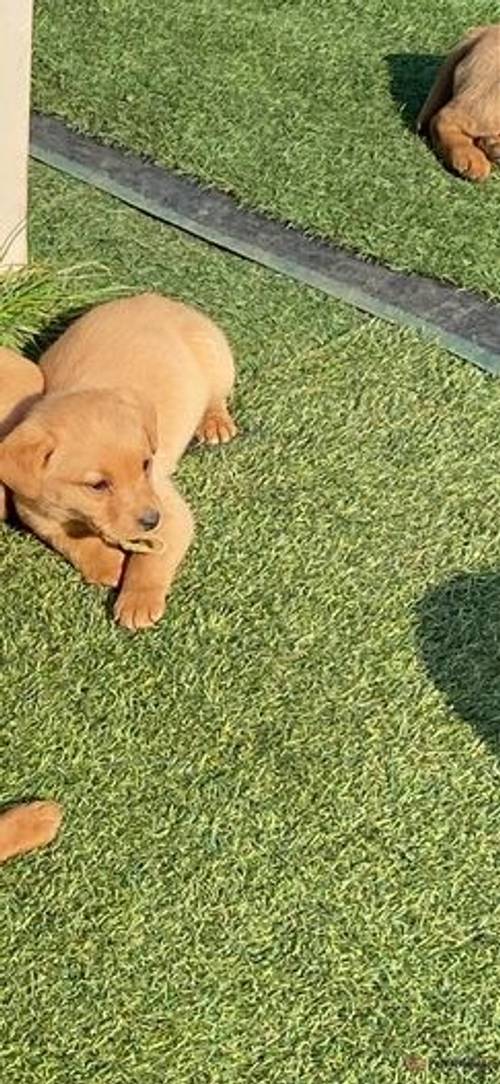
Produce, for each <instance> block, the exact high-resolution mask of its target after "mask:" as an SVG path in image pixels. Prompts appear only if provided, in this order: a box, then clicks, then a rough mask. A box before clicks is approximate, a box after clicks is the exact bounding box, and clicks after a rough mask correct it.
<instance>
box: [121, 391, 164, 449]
mask: <svg viewBox="0 0 500 1084" xmlns="http://www.w3.org/2000/svg"><path fill="white" fill-rule="evenodd" d="M120 398H121V399H122V401H123V402H125V403H128V404H129V406H133V407H134V408H135V409H136V410H137V411H139V414H140V416H141V419H142V424H143V426H144V428H145V430H146V434H147V438H148V440H149V443H150V446H151V451H152V452H153V454H154V452H156V449H157V447H158V422H157V416H156V407H155V406H154V404H153V402H152V400H151V399H149V398H148V396H146V395H142V394H141V393H140V392H138V391H136V390H135V388H134V389H133V390H132V389H127V390H126V391H121V392H120Z"/></svg>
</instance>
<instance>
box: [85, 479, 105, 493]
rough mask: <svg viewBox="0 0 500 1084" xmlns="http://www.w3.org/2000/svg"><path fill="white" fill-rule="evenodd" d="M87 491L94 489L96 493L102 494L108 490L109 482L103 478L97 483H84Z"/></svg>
mask: <svg viewBox="0 0 500 1084" xmlns="http://www.w3.org/2000/svg"><path fill="white" fill-rule="evenodd" d="M85 485H86V486H87V489H94V490H95V491H96V492H97V493H102V492H103V491H104V490H105V489H109V482H107V481H106V479H105V478H100V479H99V481H98V482H85Z"/></svg>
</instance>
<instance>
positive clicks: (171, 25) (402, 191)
mask: <svg viewBox="0 0 500 1084" xmlns="http://www.w3.org/2000/svg"><path fill="white" fill-rule="evenodd" d="M496 19H498V8H497V6H495V5H494V4H493V3H491V0H487V2H482V3H481V4H480V5H479V6H478V4H477V3H473V2H472V0H453V2H450V0H446V2H444V0H439V2H432V3H431V2H430V0H426V2H422V0H404V2H403V3H401V4H399V5H393V6H392V7H388V5H387V3H386V0H364V2H363V3H362V4H361V3H353V2H352V0H336V3H331V2H328V0H321V2H318V0H317V2H316V3H314V4H311V3H309V2H307V0H294V2H293V3H292V2H281V0H280V2H278V0H265V2H263V0H253V2H251V3H247V4H230V3H228V2H227V0H212V2H211V3H210V4H206V3H205V2H204V0H190V2H189V3H186V2H185V0H172V2H171V3H169V4H167V5H166V4H165V3H163V0H150V2H149V3H148V4H142V5H141V4H139V3H137V0H107V2H106V4H103V3H102V2H101V0H80V2H79V3H78V4H76V3H68V0H52V2H51V3H50V4H46V3H45V4H44V3H42V2H39V3H38V4H37V6H36V11H35V48H34V61H35V63H34V104H35V106H36V107H37V108H39V109H42V110H45V111H47V112H49V113H54V114H56V115H58V116H62V117H64V118H65V119H66V120H68V121H70V122H71V123H72V124H73V125H74V126H75V127H77V128H79V129H81V130H83V131H86V132H90V133H92V134H95V135H99V136H101V137H103V138H104V139H105V140H108V141H110V142H112V143H118V144H122V145H124V146H126V147H127V146H128V147H131V148H132V149H135V150H137V151H141V152H143V153H145V154H147V155H149V156H151V157H153V158H155V159H158V160H160V161H161V162H164V163H166V164H168V165H169V166H172V167H175V168H176V169H179V170H181V171H183V172H187V173H190V174H192V175H194V176H196V177H198V178H200V179H201V180H203V181H205V182H207V183H209V184H216V185H218V186H220V187H221V188H223V189H224V190H226V191H231V192H233V193H235V194H236V195H237V196H238V197H239V199H240V200H241V201H242V202H243V203H245V204H249V205H251V206H252V207H256V208H259V209H264V210H266V211H269V212H271V213H273V214H275V215H277V216H279V217H281V218H282V219H285V220H287V221H292V222H294V223H297V224H299V225H302V226H304V227H306V228H307V229H308V230H311V231H313V232H316V233H319V234H321V235H324V236H327V237H331V238H333V239H334V240H336V241H339V242H341V243H343V244H346V245H349V246H351V247H353V248H355V249H356V250H358V251H360V252H362V253H364V254H366V255H369V256H375V257H378V258H381V259H383V260H384V261H386V262H388V263H389V264H390V265H391V266H393V267H398V268H404V269H407V268H410V269H414V270H417V271H420V272H423V273H426V274H431V275H435V276H437V277H444V278H447V279H449V280H450V281H453V282H456V283H458V284H459V285H463V286H468V287H472V288H477V289H481V290H483V291H485V292H486V293H488V294H490V295H492V296H496V297H499V296H500V286H499V272H498V266H499V265H498V252H497V231H496V228H495V225H494V224H495V222H496V221H497V218H498V209H499V200H500V187H499V185H500V181H499V179H498V177H494V178H492V179H491V180H490V181H489V182H488V183H487V184H486V185H485V186H483V187H480V188H478V187H474V186H473V185H470V184H467V183H465V182H463V181H461V180H459V179H458V178H456V177H452V176H451V175H449V174H447V173H446V172H445V171H444V170H443V169H442V167H441V166H439V165H438V163H437V162H436V159H435V158H434V156H433V154H432V153H431V151H430V150H429V149H428V148H427V147H426V146H425V144H424V143H422V142H421V141H420V140H418V139H417V138H416V137H415V134H414V131H413V125H414V119H415V116H416V113H417V111H418V108H419V105H420V104H421V102H422V101H423V99H424V97H425V94H426V92H427V89H428V87H429V85H430V81H431V80H432V77H433V73H434V71H435V70H436V65H437V62H438V60H439V58H440V57H441V56H442V55H443V54H444V53H446V52H447V51H448V49H449V48H450V47H451V45H452V44H453V43H454V41H455V40H456V39H457V37H459V36H460V35H461V34H462V33H463V31H464V29H466V28H467V27H468V26H470V25H477V24H478V23H482V22H488V21H495V20H496Z"/></svg>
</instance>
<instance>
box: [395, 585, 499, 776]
mask: <svg viewBox="0 0 500 1084" xmlns="http://www.w3.org/2000/svg"><path fill="white" fill-rule="evenodd" d="M416 617H417V645H418V650H419V653H420V656H421V659H422V660H423V663H424V666H425V669H426V671H427V673H428V675H429V677H430V679H431V681H432V682H433V683H434V685H435V686H436V687H437V688H438V689H440V690H441V692H442V693H443V694H444V696H445V697H446V700H447V701H448V704H449V705H450V707H451V708H452V709H453V711H455V712H456V713H457V714H458V715H459V716H460V717H461V718H462V719H464V721H465V722H467V723H469V724H470V725H471V726H472V727H473V728H474V730H475V731H476V732H477V734H478V736H479V737H480V738H481V739H482V740H483V741H484V742H486V743H487V745H488V746H489V747H490V749H492V750H493V751H494V752H495V753H496V754H500V572H486V571H485V572H478V573H470V574H466V573H462V574H459V575H457V576H453V577H452V578H451V579H450V580H448V581H447V582H445V583H443V584H440V585H439V586H438V587H433V588H430V589H429V590H428V591H427V592H426V594H425V595H424V596H423V598H422V599H420V601H419V602H418V604H417V607H416Z"/></svg>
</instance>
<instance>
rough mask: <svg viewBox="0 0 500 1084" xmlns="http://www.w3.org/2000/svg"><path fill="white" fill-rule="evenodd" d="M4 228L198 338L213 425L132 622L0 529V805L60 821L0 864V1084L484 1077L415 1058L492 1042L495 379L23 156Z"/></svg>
mask: <svg viewBox="0 0 500 1084" xmlns="http://www.w3.org/2000/svg"><path fill="white" fill-rule="evenodd" d="M31 222H32V251H33V256H34V258H35V259H36V260H37V261H40V262H43V261H45V260H48V259H51V260H53V261H55V262H56V263H58V264H60V265H61V266H65V265H66V266H68V265H74V264H78V265H80V264H82V263H85V262H87V261H95V260H97V261H99V262H102V263H107V265H108V266H109V269H110V273H109V285H110V286H115V285H116V284H117V283H119V284H121V285H128V286H129V287H130V288H134V289H135V288H137V287H141V288H144V287H160V288H162V289H163V290H164V291H172V292H174V293H176V294H178V295H180V296H182V297H185V298H187V299H193V300H196V301H197V302H198V303H199V304H201V305H203V306H204V307H205V308H206V309H207V311H209V312H211V313H212V314H213V315H214V316H216V317H218V318H219V319H221V320H222V321H223V322H224V326H225V327H226V329H227V331H228V333H229V334H230V336H231V338H232V340H233V342H234V344H235V348H236V353H237V358H238V370H239V379H238V393H237V398H236V413H237V417H238V421H239V423H240V425H241V428H242V436H241V438H240V439H239V440H238V441H237V442H236V443H235V444H234V445H233V446H232V447H230V448H228V449H227V450H224V451H221V452H214V453H211V452H210V451H207V452H195V453H193V454H191V455H190V456H188V457H187V458H186V459H185V461H184V463H183V465H182V469H181V471H180V478H179V484H180V486H181V488H182V490H183V492H185V493H186V494H187V495H188V497H189V498H190V500H191V503H192V505H193V507H194V509H195V511H196V517H197V521H198V535H197V541H196V545H195V546H194V548H193V550H192V552H191V553H190V555H189V558H188V560H187V562H186V565H185V568H184V571H183V574H182V576H181V577H180V579H179V582H178V584H177V587H176V589H175V591H174V593H173V595H172V599H171V602H170V605H169V609H168V614H167V616H166V618H165V620H164V622H163V623H162V624H161V626H160V627H159V628H158V629H157V630H156V631H154V632H152V633H148V634H145V635H139V636H137V637H135V638H134V637H131V636H129V635H126V634H125V633H123V632H122V631H120V630H118V629H117V628H116V627H114V626H113V624H112V623H111V620H110V616H109V608H108V596H107V593H106V592H102V591H100V590H98V589H91V588H88V587H85V586H83V585H82V584H81V582H80V581H79V578H78V576H77V575H76V573H75V572H74V571H73V570H72V569H71V568H70V567H68V566H66V565H65V564H64V562H63V561H62V560H61V559H60V558H58V557H57V556H55V555H53V554H51V553H50V552H49V551H48V550H46V549H44V548H43V547H42V546H41V545H40V544H39V543H38V542H37V541H36V540H35V539H33V538H30V537H27V536H24V535H22V534H20V533H14V532H13V531H12V530H11V529H8V528H3V530H2V543H1V549H2V577H1V584H0V598H1V606H2V622H1V629H0V652H1V656H2V668H1V671H0V674H1V676H0V682H1V704H2V723H3V726H2V757H1V763H2V776H1V778H2V783H1V793H0V799H1V800H4V801H7V800H8V799H12V798H14V797H16V796H20V795H30V794H36V795H40V796H52V797H56V798H58V799H59V800H61V801H62V802H63V803H64V806H65V809H66V821H65V827H64V831H63V834H62V836H61V839H60V841H59V842H58V844H57V845H56V847H55V848H53V849H51V850H49V851H47V852H45V853H43V854H41V855H39V856H32V857H30V858H27V859H25V860H22V861H18V862H16V863H13V864H11V865H9V866H6V867H4V868H3V869H2V873H1V877H0V903H1V914H2V922H1V923H0V967H1V973H2V983H1V986H0V1027H1V1044H0V1079H1V1081H2V1084H20V1082H21V1081H22V1082H23V1084H261V1082H262V1084H332V1082H335V1084H366V1082H371V1081H374V1082H377V1084H394V1082H396V1084H398V1082H401V1084H403V1082H405V1081H407V1080H410V1079H415V1077H414V1076H413V1075H412V1074H411V1072H410V1070H409V1069H407V1068H405V1063H404V1058H405V1056H406V1055H411V1056H417V1055H419V1056H421V1057H423V1058H426V1057H430V1058H431V1063H430V1069H429V1071H428V1072H427V1073H426V1072H423V1074H422V1077H421V1079H423V1080H431V1081H432V1082H437V1084H445V1082H448V1081H450V1080H457V1081H460V1080H464V1081H465V1080H480V1079H481V1077H480V1075H478V1074H479V1070H478V1072H476V1070H475V1069H474V1070H471V1069H470V1068H467V1067H465V1068H463V1070H462V1069H461V1068H460V1066H458V1065H457V1064H456V1063H452V1064H451V1068H450V1065H449V1064H448V1065H447V1064H445V1063H443V1065H442V1066H441V1067H440V1066H439V1059H446V1058H448V1059H453V1058H461V1057H474V1058H481V1057H482V1058H493V1057H495V1056H496V1055H497V1054H498V1027H499V1023H500V1003H499V1000H498V989H499V980H500V963H499V961H500V956H499V951H498V939H499V933H500V922H499V918H500V916H499V906H498V840H499V832H500V812H499V803H498V778H499V767H498V755H499V753H500V743H499V740H498V720H499V718H500V689H499V681H498V660H499V658H500V624H499V613H500V576H499V575H498V573H497V572H495V569H497V568H498V563H499V552H498V550H499V543H498V503H499V481H498V452H497V432H498V425H499V420H500V385H499V384H498V383H496V382H493V381H491V380H488V379H487V378H485V377H483V376H480V375H479V374H478V373H477V372H475V371H474V370H473V369H471V368H470V367H468V366H465V365H460V364H457V363H456V362H453V361H452V360H451V359H450V358H449V357H447V356H446V355H445V354H444V353H443V352H440V351H438V350H436V349H433V348H432V347H430V346H428V345H423V344H422V342H421V341H419V339H418V338H417V337H416V336H415V335H413V334H411V333H408V332H398V331H395V330H393V329H389V328H387V327H386V326H384V325H382V324H380V323H378V322H376V321H366V320H364V319H362V318H361V317H360V316H359V315H356V314H354V313H352V312H351V311H349V310H348V309H346V308H345V307H343V306H341V305H338V304H334V303H332V302H330V301H327V300H325V299H324V298H323V297H322V296H321V295H319V294H316V293H314V292H312V291H307V290H305V289H300V288H299V287H298V286H296V285H294V284H291V283H289V282H287V281H286V280H284V279H282V278H280V277H278V276H273V275H271V274H270V273H268V272H264V271H263V270H261V269H257V268H255V267H253V266H251V265H248V264H245V263H243V262H240V261H237V260H233V259H230V258H229V257H224V256H222V255H220V254H218V253H216V252H214V251H213V250H212V251H211V250H209V249H206V248H204V247H202V246H199V245H197V244H194V243H193V242H190V241H188V240H186V239H183V238H181V237H179V236H176V235H175V234H173V233H171V232H170V231H168V230H166V229H163V228H161V227H159V226H158V225H156V224H155V223H153V222H151V221H149V220H147V219H145V218H143V217H140V216H138V215H136V214H135V213H134V212H131V211H129V210H126V209H124V208H123V207H121V206H120V205H117V204H115V203H113V202H112V201H111V200H110V199H109V198H106V197H104V196H101V195H98V194H96V193H93V192H92V191H91V190H90V189H86V188H85V187H82V186H80V185H77V184H74V183H69V182H67V181H63V180H62V179H61V178H60V177H58V176H57V175H56V174H52V173H50V172H49V171H48V170H45V169H42V168H41V167H39V168H37V169H36V170H34V173H33V206H32V218H31ZM95 285H96V288H99V289H101V288H103V286H104V285H105V283H103V281H102V279H99V280H98V279H96V280H95ZM79 289H80V287H79ZM64 305H65V301H64V298H61V312H63V311H64ZM0 309H1V294H0ZM46 320H47V308H46V304H45V302H44V303H43V304H41V306H40V326H41V327H44V326H45V325H46ZM30 321H31V326H32V325H33V313H32V314H31V316H30ZM30 335H31V329H30V334H29V335H27V338H30ZM410 1064H411V1063H410ZM474 1074H475V1075H474ZM499 1074H500V1069H498V1070H492V1072H491V1073H490V1075H489V1076H488V1077H487V1078H486V1079H488V1080H489V1079H492V1080H496V1079H499V1078H500V1077H499ZM416 1079H419V1078H418V1077H417V1078H416Z"/></svg>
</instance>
